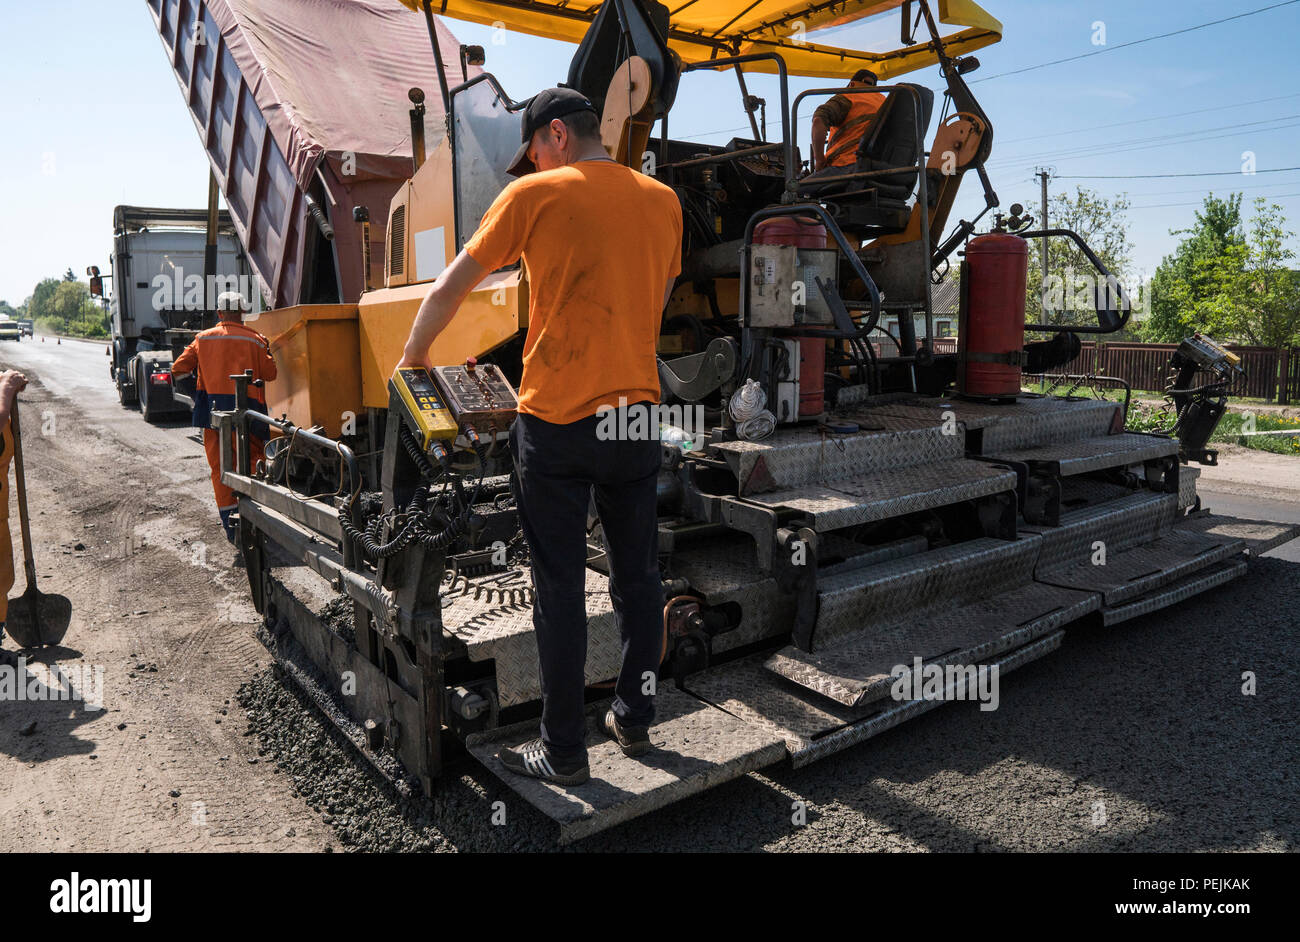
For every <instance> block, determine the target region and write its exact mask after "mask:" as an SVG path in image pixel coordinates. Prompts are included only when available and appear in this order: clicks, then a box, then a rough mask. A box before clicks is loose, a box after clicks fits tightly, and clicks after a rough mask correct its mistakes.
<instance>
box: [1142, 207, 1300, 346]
mask: <svg viewBox="0 0 1300 942" xmlns="http://www.w3.org/2000/svg"><path fill="white" fill-rule="evenodd" d="M1240 206H1241V196H1240V194H1234V195H1233V196H1232V197H1230V198H1229V199H1228V200H1227V201H1221V200H1216V199H1215V198H1214V197H1213V196H1211V197H1207V199H1206V206H1205V209H1206V211H1205V212H1204V213H1197V225H1196V226H1194V227H1193V228H1192V229H1191V230H1188V235H1189V238H1188V239H1185V240H1184V241H1183V243H1182V244H1180V245H1179V247H1178V250H1177V251H1176V252H1175V253H1174V256H1172V258H1166V259H1165V261H1164V262H1162V263H1161V270H1158V271H1157V276H1158V281H1157V282H1155V283H1154V285H1153V287H1154V288H1155V291H1154V296H1153V299H1152V303H1153V318H1152V321H1151V323H1150V326H1149V329H1148V331H1147V332H1146V336H1147V338H1148V339H1152V340H1156V339H1160V340H1166V341H1168V342H1173V341H1176V340H1179V339H1181V338H1182V337H1185V336H1187V335H1188V334H1189V333H1191V332H1193V331H1196V330H1200V331H1204V332H1206V333H1209V334H1212V335H1213V336H1215V337H1218V338H1220V339H1223V340H1231V341H1238V342H1242V343H1248V344H1255V345H1258V346H1265V347H1280V346H1287V345H1291V344H1295V343H1297V342H1300V273H1297V272H1296V271H1294V270H1292V269H1291V268H1290V267H1289V264H1288V263H1290V262H1291V261H1292V260H1293V259H1294V258H1295V252H1294V251H1293V250H1292V249H1291V248H1289V246H1288V244H1287V243H1288V241H1289V240H1290V239H1292V238H1293V237H1294V235H1295V233H1293V232H1291V231H1290V230H1288V229H1287V228H1286V225H1287V222H1286V216H1285V215H1284V214H1283V211H1282V207H1280V206H1278V205H1277V204H1275V203H1269V202H1268V201H1267V200H1266V199H1264V198H1263V197H1258V198H1256V199H1255V203H1254V215H1253V216H1252V217H1251V219H1250V221H1249V223H1248V224H1243V223H1242V222H1241V214H1240ZM1156 313H1158V314H1159V319H1158V320H1157V319H1156V317H1155V316H1154V315H1155V314H1156Z"/></svg>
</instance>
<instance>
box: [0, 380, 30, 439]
mask: <svg viewBox="0 0 1300 942" xmlns="http://www.w3.org/2000/svg"><path fill="white" fill-rule="evenodd" d="M26 388H27V377H26V376H24V375H23V374H22V373H19V372H18V371H17V370H5V371H4V373H0V429H3V428H5V427H6V426H7V425H8V424H9V417H10V416H12V415H13V414H14V400H15V399H17V398H18V394H19V393H20V392H22V391H23V390H24V389H26Z"/></svg>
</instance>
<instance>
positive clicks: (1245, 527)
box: [1178, 511, 1300, 557]
mask: <svg viewBox="0 0 1300 942" xmlns="http://www.w3.org/2000/svg"><path fill="white" fill-rule="evenodd" d="M1178 526H1179V528H1180V529H1186V530H1193V531H1195V532H1197V533H1205V534H1208V535H1212V536H1222V537H1227V538H1228V539H1232V540H1240V541H1241V542H1242V543H1244V544H1246V555H1247V556H1251V557H1254V556H1263V555H1264V554H1265V553H1267V552H1268V551H1269V550H1271V549H1276V548H1277V547H1279V546H1281V545H1282V544H1283V543H1289V542H1290V541H1291V540H1294V539H1295V538H1296V537H1298V536H1300V524H1296V523H1270V522H1269V521H1267V520H1246V519H1243V518H1241V517H1225V516H1224V515H1222V514H1216V513H1211V512H1208V511H1200V512H1198V513H1195V514H1192V515H1191V516H1189V517H1184V518H1183V519H1182V520H1180V521H1179V522H1178Z"/></svg>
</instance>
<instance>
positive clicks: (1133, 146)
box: [989, 113, 1300, 166]
mask: <svg viewBox="0 0 1300 942" xmlns="http://www.w3.org/2000/svg"><path fill="white" fill-rule="evenodd" d="M1297 118H1300V113H1297V114H1287V115H1278V116H1276V117H1273V118H1265V119H1263V120H1260V121H1243V122H1242V123H1240V124H1221V125H1219V126H1218V127H1214V128H1197V129H1196V130H1194V131H1176V132H1174V133H1172V134H1157V135H1156V136H1155V137H1135V138H1130V139H1128V140H1121V141H1103V142H1101V143H1099V144H1088V145H1086V146H1083V147H1069V148H1066V149H1064V150H1049V151H1039V152H1037V153H1030V154H1013V155H1010V156H1002V157H999V158H997V159H996V160H990V161H989V165H990V166H998V165H1006V164H1009V163H1016V162H1020V161H1024V162H1029V161H1042V160H1074V159H1076V158H1078V157H1092V156H1097V155H1099V154H1117V153H1123V152H1124V151H1127V150H1142V149H1143V148H1144V147H1168V146H1170V145H1173V144H1193V143H1196V142H1197V141H1201V140H1216V139H1217V137H1201V136H1200V135H1216V136H1227V137H1235V136H1236V135H1235V134H1229V135H1222V134H1221V133H1220V132H1223V131H1234V130H1237V129H1240V128H1257V127H1258V126H1259V125H1261V124H1273V123H1275V122H1278V121H1294V120H1295V119H1297ZM1292 126H1293V125H1279V126H1278V127H1275V128H1259V130H1258V131H1257V133H1263V132H1264V131H1277V130H1281V129H1282V128H1287V127H1292ZM1178 138H1186V140H1178ZM1159 142H1164V143H1159Z"/></svg>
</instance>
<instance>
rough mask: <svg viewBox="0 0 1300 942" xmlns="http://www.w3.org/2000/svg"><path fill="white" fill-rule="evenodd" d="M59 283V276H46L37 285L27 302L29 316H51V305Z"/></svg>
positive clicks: (33, 317) (34, 317)
mask: <svg viewBox="0 0 1300 942" xmlns="http://www.w3.org/2000/svg"><path fill="white" fill-rule="evenodd" d="M59 284H60V282H59V280H58V279H57V278H45V279H42V280H41V281H40V282H39V283H38V284H37V285H36V288H35V289H34V290H33V291H32V296H31V298H29V299H28V301H27V304H26V308H27V316H28V317H30V318H32V319H36V318H41V317H50V316H51V313H50V310H49V305H50V303H51V302H52V301H53V300H54V292H55V290H56V289H57V288H58V287H59Z"/></svg>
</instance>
